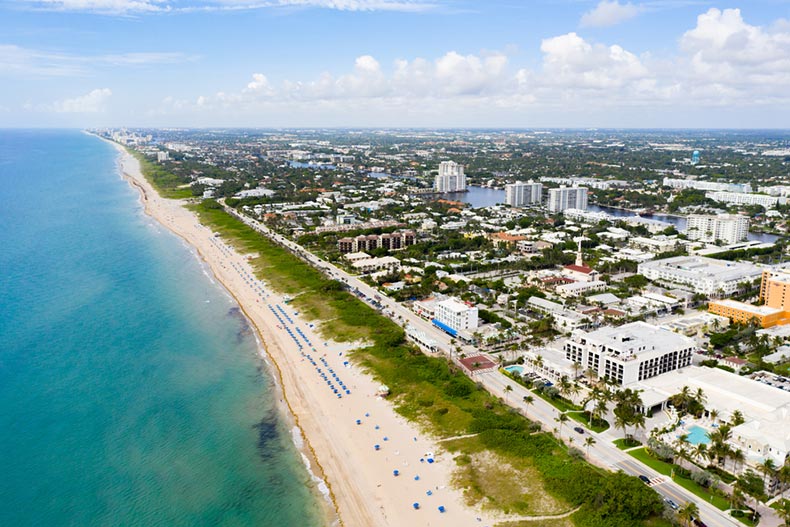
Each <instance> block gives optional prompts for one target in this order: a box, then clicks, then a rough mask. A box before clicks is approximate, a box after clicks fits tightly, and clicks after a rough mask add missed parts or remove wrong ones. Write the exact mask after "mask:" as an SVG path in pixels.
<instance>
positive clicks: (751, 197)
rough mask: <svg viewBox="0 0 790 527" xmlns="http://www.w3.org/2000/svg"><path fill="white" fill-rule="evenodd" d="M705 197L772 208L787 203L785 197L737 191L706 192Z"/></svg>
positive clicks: (724, 201)
mask: <svg viewBox="0 0 790 527" xmlns="http://www.w3.org/2000/svg"><path fill="white" fill-rule="evenodd" d="M705 197H706V198H708V199H712V200H713V201H719V202H722V203H734V204H735V205H761V206H763V207H765V208H766V209H770V208H773V207H775V206H776V205H777V204H778V205H784V204H785V203H787V198H782V197H776V196H766V195H764V194H745V193H739V192H707V193H706V194H705Z"/></svg>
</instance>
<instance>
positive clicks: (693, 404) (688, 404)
mask: <svg viewBox="0 0 790 527" xmlns="http://www.w3.org/2000/svg"><path fill="white" fill-rule="evenodd" d="M706 401H707V397H706V396H705V392H704V391H703V390H702V388H697V391H695V392H692V391H691V388H689V387H688V386H684V387H683V388H682V389H681V390H680V393H677V394H675V395H673V396H672V397H670V398H669V402H670V404H672V406H673V407H674V408H675V410H677V412H678V413H679V414H680V415H685V414H691V415H693V416H695V417H700V416H702V414H703V412H705V402H706Z"/></svg>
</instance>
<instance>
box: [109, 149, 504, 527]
mask: <svg viewBox="0 0 790 527" xmlns="http://www.w3.org/2000/svg"><path fill="white" fill-rule="evenodd" d="M113 144H114V143H113ZM114 145H115V146H116V148H118V150H119V152H120V155H121V157H120V165H121V170H122V173H123V175H124V177H125V178H126V179H127V180H128V181H130V183H131V184H132V185H133V186H135V187H136V188H137V189H139V191H140V193H141V199H142V201H143V204H144V206H145V211H146V213H148V214H149V215H151V216H152V217H153V218H155V219H156V220H157V221H158V222H160V223H161V224H162V225H163V226H165V227H166V228H168V229H169V230H171V231H172V232H174V233H175V234H177V235H178V236H180V237H181V238H183V239H184V240H186V241H187V242H188V243H190V244H191V245H192V246H193V247H195V249H196V250H197V252H198V254H199V255H200V257H201V258H202V259H203V260H204V261H205V262H206V263H207V265H208V266H209V267H210V268H211V270H212V272H213V274H214V275H215V277H216V278H217V279H218V280H219V281H220V282H221V283H222V284H223V285H224V286H225V288H226V289H227V290H228V291H229V292H230V293H231V294H232V295H233V296H234V297H235V298H236V300H237V301H238V303H239V305H240V306H241V308H242V309H243V311H244V312H245V314H246V315H247V317H248V319H249V320H250V321H251V322H252V324H253V325H254V326H255V328H256V330H257V331H258V334H259V337H260V340H261V342H262V346H263V349H264V351H263V352H264V353H265V354H266V355H267V357H266V358H267V359H268V361H269V362H270V363H271V364H272V365H273V366H274V367H273V373H274V375H275V376H276V377H277V380H278V381H279V384H280V387H281V389H282V399H283V401H282V402H283V403H284V405H286V406H287V408H288V411H289V412H290V413H291V414H292V417H293V420H294V422H295V423H296V426H297V427H298V429H299V434H297V435H301V436H302V437H303V445H301V446H302V449H303V452H305V453H306V454H307V455H306V456H305V457H306V458H307V459H309V460H310V461H308V462H309V464H310V465H311V466H310V470H311V471H312V472H313V473H314V474H316V475H317V476H318V477H319V478H321V479H322V480H323V482H324V483H325V485H326V495H327V499H328V500H329V501H330V502H331V504H329V505H330V506H331V508H333V509H335V511H336V513H337V517H338V518H339V523H340V524H341V525H345V526H348V527H356V526H360V527H363V526H364V527H368V526H403V527H406V526H409V527H415V526H420V525H425V526H431V525H432V526H439V525H453V526H458V527H460V526H466V525H469V526H471V525H478V526H482V525H493V524H495V523H496V519H494V518H493V517H491V516H490V515H484V514H483V513H481V512H480V511H477V510H473V509H471V508H469V507H467V506H466V505H464V503H463V497H462V494H461V492H460V491H458V490H454V489H452V488H451V487H450V478H451V473H452V470H453V468H454V466H455V463H454V461H453V459H452V457H451V456H450V455H449V454H447V453H445V452H443V450H442V449H441V448H440V447H439V446H437V443H436V442H435V440H433V439H431V438H429V437H426V436H425V435H424V434H421V433H420V432H419V430H418V429H417V428H416V426H414V425H413V424H412V423H409V422H408V421H406V420H405V419H404V418H402V417H401V416H399V415H398V414H397V413H396V412H395V411H394V409H393V407H392V405H391V403H389V402H388V401H386V400H385V399H382V398H380V397H378V396H377V390H378V388H379V384H378V383H377V382H375V380H374V379H373V378H372V377H371V376H370V375H367V374H365V373H364V372H362V371H361V369H359V368H358V367H356V366H355V365H354V364H352V363H350V362H349V360H348V359H347V358H346V352H347V351H348V350H349V345H348V344H337V343H333V342H326V341H325V340H324V339H322V338H321V337H320V336H319V335H318V334H317V333H316V332H315V331H314V328H313V324H312V322H311V321H307V320H305V319H304V318H303V317H302V316H301V314H298V313H297V312H295V311H294V309H293V308H292V307H290V306H289V305H288V304H286V303H285V301H284V299H283V298H282V297H281V296H279V295H278V294H277V293H275V292H273V291H272V290H271V289H270V288H269V286H268V284H266V283H265V281H259V280H257V279H256V278H255V276H254V275H253V270H252V268H251V267H250V265H249V263H248V262H247V259H246V257H245V256H244V255H240V254H238V253H236V252H235V251H234V250H233V249H232V248H231V247H229V246H228V245H226V244H225V242H224V241H223V240H222V239H221V238H220V237H218V236H215V235H214V233H213V232H211V231H210V230H209V229H208V228H206V227H205V226H203V225H201V224H200V223H199V222H198V219H197V217H196V216H195V215H194V214H193V213H192V212H190V211H189V210H187V209H185V208H184V207H183V204H182V203H181V202H179V201H176V200H169V199H164V198H161V197H160V196H159V195H158V193H157V192H156V191H155V190H154V189H153V187H152V186H151V185H150V184H149V183H148V182H147V181H146V180H145V178H144V177H143V176H142V174H141V172H140V166H139V162H138V161H137V160H136V159H135V158H134V157H133V156H131V155H130V154H129V153H128V152H126V150H125V149H124V148H123V147H122V146H120V145H117V144H114ZM297 443H299V441H298V440H297ZM431 461H432V462H431ZM395 471H397V475H396V473H395ZM321 487H323V483H322V484H319V488H321ZM415 503H418V504H419V508H418V509H415V508H414V505H413V504H415ZM440 507H443V509H444V512H441V511H440V510H439V508H440ZM503 519H504V518H503Z"/></svg>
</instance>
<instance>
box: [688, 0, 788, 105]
mask: <svg viewBox="0 0 790 527" xmlns="http://www.w3.org/2000/svg"><path fill="white" fill-rule="evenodd" d="M680 49H681V51H683V52H684V53H685V56H684V57H683V58H682V59H681V64H680V68H679V71H681V72H683V74H684V75H685V79H686V82H687V83H688V84H689V85H690V86H692V87H693V88H694V89H696V90H699V91H702V90H705V91H707V92H709V93H712V94H713V96H714V97H715V96H717V95H719V96H720V97H723V96H724V95H727V96H729V97H739V96H740V97H744V96H751V97H764V96H770V97H773V96H774V95H781V96H782V98H787V97H788V96H790V93H788V92H790V90H788V87H790V27H789V26H788V24H787V23H785V22H784V21H778V22H777V23H776V24H774V25H773V26H772V27H760V26H753V25H750V24H748V23H746V22H745V21H744V19H743V17H742V16H741V11H740V10H739V9H725V10H723V11H722V10H719V9H710V10H708V11H707V12H706V13H703V14H701V15H699V16H698V17H697V25H696V27H694V28H693V29H691V30H689V31H687V32H686V33H684V34H683V36H682V37H681V39H680Z"/></svg>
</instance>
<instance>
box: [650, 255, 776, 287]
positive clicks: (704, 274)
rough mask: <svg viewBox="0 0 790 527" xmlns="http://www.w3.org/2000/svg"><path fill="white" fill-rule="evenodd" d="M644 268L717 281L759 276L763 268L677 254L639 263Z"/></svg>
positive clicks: (742, 263)
mask: <svg viewBox="0 0 790 527" xmlns="http://www.w3.org/2000/svg"><path fill="white" fill-rule="evenodd" d="M639 266H640V268H642V269H663V270H667V271H671V272H673V273H674V274H676V275H678V276H683V277H687V278H689V279H699V278H710V279H712V280H716V281H730V280H742V279H743V278H744V277H745V276H755V277H756V276H759V275H761V274H762V269H761V268H760V267H757V266H756V265H754V264H751V263H746V262H730V261H727V260H716V259H715V258H705V257H704V256H675V257H673V258H665V259H663V260H654V261H652V262H645V263H643V264H639Z"/></svg>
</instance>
